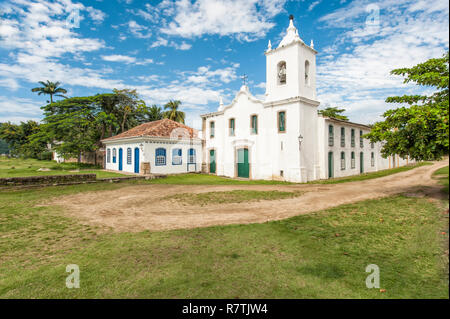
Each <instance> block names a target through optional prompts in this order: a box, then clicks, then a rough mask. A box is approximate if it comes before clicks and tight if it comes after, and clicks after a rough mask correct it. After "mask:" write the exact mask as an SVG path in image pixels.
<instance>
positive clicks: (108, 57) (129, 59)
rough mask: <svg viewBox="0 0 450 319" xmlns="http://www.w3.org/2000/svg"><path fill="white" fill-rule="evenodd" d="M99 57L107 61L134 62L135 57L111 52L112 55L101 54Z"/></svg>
mask: <svg viewBox="0 0 450 319" xmlns="http://www.w3.org/2000/svg"><path fill="white" fill-rule="evenodd" d="M101 58H102V59H103V60H105V61H108V62H124V63H134V62H136V58H135V57H131V56H126V55H120V54H113V55H102V56H101Z"/></svg>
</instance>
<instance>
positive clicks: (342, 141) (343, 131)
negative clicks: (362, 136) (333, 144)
mask: <svg viewBox="0 0 450 319" xmlns="http://www.w3.org/2000/svg"><path fill="white" fill-rule="evenodd" d="M341 147H345V128H344V127H341Z"/></svg>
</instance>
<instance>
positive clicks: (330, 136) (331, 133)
mask: <svg viewBox="0 0 450 319" xmlns="http://www.w3.org/2000/svg"><path fill="white" fill-rule="evenodd" d="M333 145H334V129H333V125H329V126H328V146H333Z"/></svg>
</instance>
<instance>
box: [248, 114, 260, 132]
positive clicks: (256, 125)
mask: <svg viewBox="0 0 450 319" xmlns="http://www.w3.org/2000/svg"><path fill="white" fill-rule="evenodd" d="M253 118H255V119H256V121H255V127H253ZM250 134H252V135H257V134H258V114H251V115H250Z"/></svg>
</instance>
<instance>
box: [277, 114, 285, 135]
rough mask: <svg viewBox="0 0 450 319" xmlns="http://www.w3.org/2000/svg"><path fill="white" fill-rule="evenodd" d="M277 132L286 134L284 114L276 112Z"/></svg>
mask: <svg viewBox="0 0 450 319" xmlns="http://www.w3.org/2000/svg"><path fill="white" fill-rule="evenodd" d="M278 132H286V112H285V111H280V112H278Z"/></svg>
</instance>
